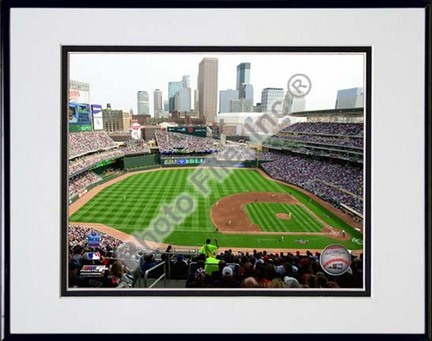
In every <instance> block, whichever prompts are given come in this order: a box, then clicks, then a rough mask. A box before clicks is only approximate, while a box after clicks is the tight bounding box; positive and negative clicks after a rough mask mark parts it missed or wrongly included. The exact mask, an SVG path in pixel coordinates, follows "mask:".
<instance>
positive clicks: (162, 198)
mask: <svg viewBox="0 0 432 341" xmlns="http://www.w3.org/2000/svg"><path fill="white" fill-rule="evenodd" d="M195 171H196V169H163V170H157V171H151V172H146V173H140V174H136V175H133V176H130V177H129V178H126V179H125V180H123V181H121V182H117V183H115V184H113V185H111V186H109V187H106V188H104V189H103V190H102V191H101V192H99V193H98V194H97V195H96V196H95V197H94V198H92V199H91V200H90V201H89V202H88V203H87V204H86V205H84V206H83V207H82V208H81V209H79V210H78V211H77V212H75V213H74V214H73V215H72V216H71V217H70V218H69V221H70V222H71V223H73V222H89V223H101V224H105V225H108V226H111V227H113V228H116V229H118V230H121V231H123V232H126V233H129V234H133V235H135V236H137V237H140V236H142V235H143V232H144V231H145V230H146V229H149V230H151V229H153V223H154V222H155V219H156V218H158V217H167V215H166V214H163V213H162V214H161V211H162V206H163V205H168V206H173V203H174V202H175V200H176V199H177V198H178V197H179V196H180V195H182V194H187V195H190V196H191V197H193V198H194V200H195V202H196V209H195V210H194V211H193V212H192V213H191V214H189V215H188V216H186V217H182V218H184V219H177V220H176V221H175V222H173V223H172V227H173V231H172V232H171V233H169V234H167V235H166V237H165V238H164V240H163V242H165V243H170V244H175V245H185V246H197V247H198V246H201V245H202V244H203V242H204V241H205V239H206V238H214V237H217V238H218V239H219V242H220V244H221V246H222V247H248V248H260V247H265V248H272V247H274V248H299V249H301V248H308V249H321V248H324V247H325V246H327V245H329V244H333V243H335V242H336V241H335V240H333V239H330V238H328V237H324V236H310V235H305V236H304V237H302V236H301V234H299V235H298V236H297V235H295V236H291V235H290V236H285V237H284V239H283V241H282V240H281V238H280V236H278V235H276V236H274V237H273V236H265V237H263V235H260V234H250V235H244V234H238V235H237V234H235V235H233V234H222V233H219V232H216V229H215V226H214V224H213V222H212V221H211V218H210V208H211V206H212V205H213V204H214V203H215V202H216V201H218V200H220V199H221V198H223V197H225V196H228V195H232V194H237V193H243V192H279V193H288V194H290V195H292V196H294V197H295V198H297V199H298V200H299V201H301V202H302V203H304V205H305V206H307V207H308V208H309V209H310V210H311V211H313V212H314V213H315V214H316V215H317V216H318V217H320V219H322V220H323V221H325V222H327V223H328V224H330V225H331V226H333V227H335V228H339V229H344V230H345V231H346V232H348V233H349V234H350V235H351V236H352V237H353V238H356V240H354V241H353V240H350V241H346V242H343V244H344V245H345V246H346V247H348V248H349V249H361V245H359V244H361V241H362V240H363V237H362V234H361V233H360V232H358V231H356V230H355V229H353V228H352V227H350V226H349V225H347V224H346V223H345V222H343V221H342V220H341V219H339V218H337V217H335V216H334V215H333V214H331V213H330V212H329V211H327V210H325V209H324V208H323V207H322V206H320V205H319V204H318V203H317V202H315V201H313V200H311V199H310V198H309V197H308V196H307V195H306V194H304V193H302V192H299V191H297V190H295V189H293V188H291V187H288V186H285V185H282V184H280V183H277V182H274V181H271V180H268V179H266V178H264V177H263V176H262V175H261V174H260V173H259V172H258V171H256V170H244V169H238V170H229V175H228V176H227V177H226V178H225V179H224V180H223V181H217V179H216V178H215V177H214V174H212V173H211V172H210V170H207V171H206V173H205V175H203V174H202V175H201V176H200V178H203V177H204V176H207V177H208V179H209V181H207V182H206V184H205V185H206V187H207V188H208V190H209V194H208V196H205V195H203V194H202V192H201V191H200V190H199V189H198V188H197V187H196V186H194V184H193V183H192V182H191V181H190V180H189V177H190V176H191V175H192V174H193V173H194V172H195ZM260 205H263V206H262V207H261V206H260ZM273 205H274V204H270V203H264V204H263V203H256V204H249V205H247V212H248V214H249V216H250V217H251V218H252V219H253V221H254V222H255V223H257V224H258V225H260V226H261V228H262V230H263V231H271V229H270V228H273V231H275V232H281V231H287V230H286V229H288V231H298V232H299V233H301V232H316V231H319V230H320V224H319V222H318V221H317V220H316V219H314V218H313V217H312V216H311V215H310V214H309V213H307V212H306V211H304V210H303V209H302V208H300V207H297V208H296V209H297V212H293V219H292V221H283V220H281V221H280V222H283V223H285V222H286V223H287V224H286V225H274V226H273V225H272V224H271V221H272V220H274V218H276V216H275V213H279V212H276V210H279V207H277V206H273ZM275 205H279V204H275ZM281 207H285V205H283V204H282V205H281ZM286 207H288V205H287V206H286ZM286 207H285V208H286ZM292 208H293V205H290V206H289V209H292ZM175 212H176V214H177V216H179V212H177V211H175ZM302 217H304V221H302V220H303V219H302ZM276 219H277V218H276ZM290 222H291V224H289V223H290ZM278 226H279V227H278ZM291 228H292V229H293V230H291ZM149 230H147V232H148V231H149ZM298 239H306V240H308V243H307V244H306V245H303V244H299V243H298V242H297V240H298Z"/></svg>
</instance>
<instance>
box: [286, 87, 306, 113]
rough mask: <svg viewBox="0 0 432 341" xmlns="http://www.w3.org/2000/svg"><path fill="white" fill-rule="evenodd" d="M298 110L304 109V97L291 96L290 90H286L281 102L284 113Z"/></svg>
mask: <svg viewBox="0 0 432 341" xmlns="http://www.w3.org/2000/svg"><path fill="white" fill-rule="evenodd" d="M298 111H305V98H304V97H298V96H293V95H292V94H291V92H289V91H287V92H286V94H285V99H284V103H283V112H284V114H288V115H289V114H291V113H293V112H298Z"/></svg>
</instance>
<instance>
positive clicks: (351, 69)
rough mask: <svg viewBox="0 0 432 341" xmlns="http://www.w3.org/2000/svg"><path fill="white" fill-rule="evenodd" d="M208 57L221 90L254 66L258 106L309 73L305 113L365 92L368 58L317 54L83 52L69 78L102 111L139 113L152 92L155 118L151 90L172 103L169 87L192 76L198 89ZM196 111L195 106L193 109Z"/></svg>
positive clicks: (73, 56)
mask: <svg viewBox="0 0 432 341" xmlns="http://www.w3.org/2000/svg"><path fill="white" fill-rule="evenodd" d="M204 57H212V58H218V63H219V65H218V105H219V91H220V90H226V89H235V88H236V78H237V65H239V64H240V63H246V62H248V63H251V72H250V83H251V84H252V85H253V87H254V104H256V103H257V102H261V91H262V89H264V88H267V87H277V88H283V89H284V90H287V82H288V80H289V78H290V77H291V76H292V75H294V74H297V73H302V74H305V75H307V76H308V77H309V79H310V80H311V83H312V87H311V91H310V92H309V93H308V95H307V96H306V97H305V102H306V110H322V109H334V107H335V103H336V96H337V91H338V90H341V89H348V88H355V87H364V84H365V56H364V54H347V53H343V54H340V53H338V54H322V53H320V54H318V53H262V52H260V53H254V54H250V53H247V54H246V53H237V52H236V53H223V54H221V53H207V52H206V53H168V52H160V53H149V52H144V53H141V52H139V53H138V52H134V53H120V52H112V53H83V52H79V53H77V52H73V53H71V54H70V64H69V78H70V79H72V80H76V81H80V82H85V83H89V84H90V101H91V104H101V105H102V107H103V108H105V107H106V104H107V103H111V107H112V108H113V109H122V110H124V111H129V110H130V109H133V112H134V113H135V114H136V113H137V92H138V91H148V93H149V99H150V114H151V115H152V116H153V91H154V90H155V89H160V90H162V96H163V100H167V99H168V82H172V81H181V79H182V77H183V75H189V76H190V82H191V88H192V103H193V101H194V99H193V90H194V89H196V87H197V76H198V65H199V62H200V61H201V60H202V59H203V58H204ZM192 106H193V104H192Z"/></svg>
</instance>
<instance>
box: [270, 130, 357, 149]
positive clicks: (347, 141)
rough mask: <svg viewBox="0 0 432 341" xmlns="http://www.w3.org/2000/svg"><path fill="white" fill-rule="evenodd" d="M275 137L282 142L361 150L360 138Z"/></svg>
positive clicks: (292, 135) (296, 135) (303, 135)
mask: <svg viewBox="0 0 432 341" xmlns="http://www.w3.org/2000/svg"><path fill="white" fill-rule="evenodd" d="M277 137H278V138H280V139H281V140H283V141H295V142H307V143H317V144H322V145H330V146H343V147H351V148H358V149H363V138H362V137H350V138H348V137H346V136H344V137H340V136H337V137H336V136H320V135H311V134H293V133H288V132H280V133H278V134H277Z"/></svg>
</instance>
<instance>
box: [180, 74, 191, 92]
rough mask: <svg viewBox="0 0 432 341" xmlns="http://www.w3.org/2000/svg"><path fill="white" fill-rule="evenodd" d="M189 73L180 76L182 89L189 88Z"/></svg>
mask: <svg viewBox="0 0 432 341" xmlns="http://www.w3.org/2000/svg"><path fill="white" fill-rule="evenodd" d="M189 77H190V76H189V75H185V76H183V77H182V84H183V89H189V88H190V79H189Z"/></svg>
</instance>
